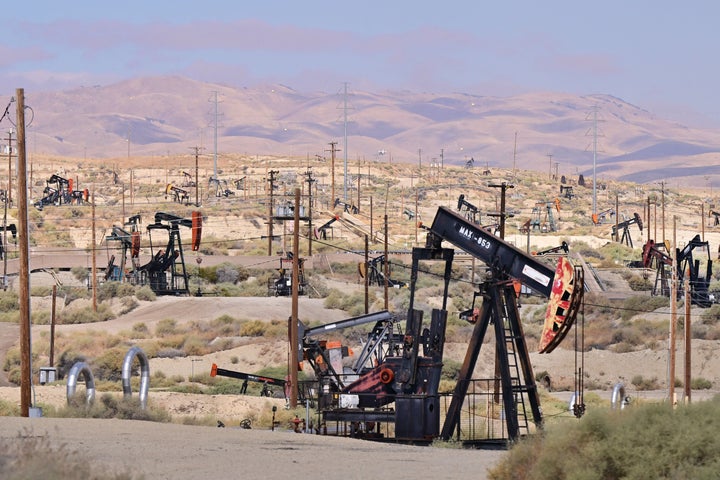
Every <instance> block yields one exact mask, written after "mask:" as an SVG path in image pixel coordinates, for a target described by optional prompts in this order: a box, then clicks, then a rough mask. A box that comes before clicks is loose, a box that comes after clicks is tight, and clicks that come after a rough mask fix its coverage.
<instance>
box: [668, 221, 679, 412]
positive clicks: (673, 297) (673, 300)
mask: <svg viewBox="0 0 720 480" xmlns="http://www.w3.org/2000/svg"><path fill="white" fill-rule="evenodd" d="M675 218H677V217H673V252H674V253H673V259H672V274H671V277H670V278H671V280H670V338H669V341H668V343H669V345H668V347H669V350H670V366H669V368H668V398H669V399H670V406H671V407H673V406H675V330H676V327H675V325H676V323H677V294H678V285H677V281H678V271H677V267H678V263H677V262H678V259H677V243H676V238H675Z"/></svg>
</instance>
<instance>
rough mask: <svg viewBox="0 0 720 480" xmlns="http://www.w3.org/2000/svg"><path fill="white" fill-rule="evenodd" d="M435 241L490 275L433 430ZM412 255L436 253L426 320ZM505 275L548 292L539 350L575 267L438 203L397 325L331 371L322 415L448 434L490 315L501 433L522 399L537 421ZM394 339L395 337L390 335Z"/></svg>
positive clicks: (407, 436)
mask: <svg viewBox="0 0 720 480" xmlns="http://www.w3.org/2000/svg"><path fill="white" fill-rule="evenodd" d="M443 241H446V242H449V243H451V244H453V245H454V246H455V247H458V248H460V249H462V250H464V251H465V252H467V253H468V254H470V255H472V256H474V257H475V258H478V259H480V260H481V261H483V262H485V263H486V264H487V265H488V267H489V268H490V271H491V275H490V277H489V279H488V280H487V281H486V282H485V283H483V284H482V285H481V290H482V297H481V298H482V299H483V302H482V307H481V311H480V314H479V316H478V319H477V321H476V323H475V327H474V330H473V334H472V337H471V339H470V341H469V344H468V350H467V352H466V355H465V360H464V362H463V365H462V368H461V370H460V373H459V380H458V382H457V385H456V386H455V389H454V391H453V396H452V401H451V404H450V407H449V409H448V412H447V415H446V419H445V423H444V425H443V426H442V430H441V429H440V410H441V408H440V400H439V394H438V387H439V382H440V374H441V369H442V358H443V348H444V342H445V325H446V322H447V314H448V312H447V296H448V288H449V282H450V277H451V268H452V261H453V258H454V250H453V249H452V248H443V247H442V242H443ZM421 261H443V262H445V270H444V275H443V280H444V294H443V302H442V306H441V307H440V308H437V309H433V310H432V312H431V319H430V325H429V327H428V328H423V312H422V311H421V310H416V309H415V308H414V305H415V303H414V302H415V291H416V288H415V287H416V284H417V278H418V273H419V271H420V269H419V264H420V262H421ZM513 281H517V282H520V283H522V284H524V285H526V286H527V287H529V288H530V289H531V290H532V291H533V292H536V293H537V294H539V295H542V296H545V297H546V298H548V299H549V303H548V307H547V310H546V316H545V325H544V328H543V332H542V336H541V341H540V351H541V352H542V353H549V352H550V351H552V350H553V349H554V348H555V347H557V345H558V344H559V343H560V342H561V341H562V339H563V338H564V337H565V335H566V334H567V332H568V331H569V329H570V327H571V326H572V324H573V323H574V320H575V317H576V316H577V312H578V310H579V306H580V304H581V302H582V297H583V275H582V269H581V268H575V267H573V266H572V265H571V264H570V262H569V261H568V259H567V258H565V257H560V258H559V259H558V262H557V266H556V267H555V269H553V268H551V267H549V266H548V265H546V264H545V262H544V261H543V259H542V258H537V257H533V256H531V255H528V254H526V253H525V252H523V251H521V250H519V249H517V248H516V247H514V246H512V245H510V244H508V243H506V242H505V241H504V240H502V239H500V238H498V237H496V236H495V235H492V234H491V233H490V232H487V231H486V230H485V229H483V228H482V227H480V226H479V225H476V224H474V223H473V222H470V221H468V220H467V219H466V218H464V217H463V216H461V215H459V214H457V213H455V212H453V211H451V210H449V209H447V208H445V207H440V208H439V210H438V212H437V214H436V216H435V219H434V221H433V224H432V226H431V227H430V228H429V232H428V234H427V239H426V245H425V247H415V248H413V251H412V268H411V275H410V300H409V309H408V313H407V318H406V322H405V332H404V334H401V335H400V336H399V337H392V336H385V337H384V338H387V339H388V340H387V342H386V344H387V346H388V347H389V348H385V349H383V354H382V355H381V356H378V357H376V358H375V359H374V361H373V362H372V363H370V364H369V365H368V366H367V367H365V368H358V369H356V370H355V371H354V373H355V374H356V375H357V376H358V377H357V379H356V380H354V381H352V382H350V383H347V382H345V381H336V382H335V383H334V384H333V385H332V386H330V387H328V388H329V389H333V388H334V389H337V390H338V391H337V392H333V393H334V394H333V395H332V397H331V398H332V399H337V401H336V402H330V403H329V404H325V405H324V407H323V408H322V411H321V412H322V416H323V422H332V421H337V422H346V423H350V424H351V425H354V426H356V427H357V426H359V425H365V426H366V428H365V431H366V432H368V433H370V432H371V425H372V426H375V425H378V429H377V431H372V433H373V435H376V436H377V435H379V432H380V430H379V424H380V423H387V424H391V425H392V426H394V432H395V437H396V440H398V441H406V442H412V443H421V442H427V441H431V440H432V439H433V438H436V437H438V436H440V437H441V438H443V439H449V438H450V437H452V436H453V435H458V437H459V436H460V415H461V412H462V411H463V403H464V401H465V398H466V395H467V393H468V386H469V385H470V381H471V376H472V373H473V370H474V368H475V364H476V362H477V359H478V356H479V353H480V348H481V347H482V345H483V343H484V337H485V335H486V333H487V330H488V328H489V327H490V325H494V331H495V339H496V349H497V358H498V365H497V366H498V372H499V375H498V377H499V378H498V383H499V385H500V389H499V393H498V395H500V394H501V395H502V404H503V411H504V414H503V419H504V421H505V424H506V429H505V431H506V432H507V435H508V437H509V438H510V439H516V438H518V437H519V436H520V435H521V434H522V433H523V429H524V432H527V433H529V430H530V428H529V425H528V422H527V410H526V405H527V404H528V403H529V408H530V410H531V412H532V419H533V422H534V423H535V425H537V426H540V425H541V424H542V414H541V411H540V403H539V396H538V392H537V386H536V384H535V379H534V376H533V374H532V365H531V363H530V359H529V354H528V350H527V345H526V342H525V337H524V335H523V331H522V326H521V324H520V317H519V314H518V310H517V297H516V292H515V288H514V285H513ZM379 315H380V318H378V320H383V321H387V320H388V318H387V315H388V314H387V313H384V314H383V313H382V312H381V313H380V314H379ZM364 320H365V319H362V318H359V317H358V318H355V319H350V320H349V321H348V322H349V323H350V324H359V322H362V321H364ZM368 321H370V320H369V319H368ZM340 323H342V322H340ZM338 326H339V324H338ZM334 328H335V327H329V326H322V327H317V329H316V330H312V329H311V330H310V334H309V332H308V331H307V330H306V331H305V333H304V335H303V338H305V339H306V340H307V339H308V338H309V337H312V336H314V335H316V334H317V335H319V334H320V333H321V332H327V331H333V330H334ZM396 339H397V340H399V342H398V343H394V341H395V340H396ZM370 344H371V342H368V345H370ZM326 346H327V345H326ZM305 351H306V354H305V358H306V359H308V358H310V357H311V355H310V354H309V353H308V345H307V344H306V345H305ZM340 353H342V352H340ZM326 363H330V362H326V361H325V359H323V364H326ZM317 371H318V369H317V367H316V372H317ZM336 373H337V372H336ZM322 376H323V374H322V372H321V377H322ZM330 376H333V375H332V374H331V375H330ZM340 380H342V379H340ZM321 390H322V388H321Z"/></svg>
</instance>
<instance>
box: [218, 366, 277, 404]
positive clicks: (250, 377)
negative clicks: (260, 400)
mask: <svg viewBox="0 0 720 480" xmlns="http://www.w3.org/2000/svg"><path fill="white" fill-rule="evenodd" d="M210 376H211V377H216V376H220V377H230V378H237V379H239V380H244V382H243V385H242V388H241V389H240V393H241V394H245V393H247V384H248V382H256V383H262V389H261V390H260V396H261V397H272V396H273V395H274V392H273V391H272V389H271V388H270V386H274V387H279V388H280V390H281V391H282V393H283V396H284V397H287V396H288V395H287V394H286V392H285V390H286V387H287V382H286V381H285V380H281V379H279V378H273V377H267V376H264V375H254V374H252V373H244V372H236V371H233V370H226V369H224V368H219V367H218V366H217V364H215V363H213V364H212V367H211V368H210Z"/></svg>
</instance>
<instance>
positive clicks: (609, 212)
mask: <svg viewBox="0 0 720 480" xmlns="http://www.w3.org/2000/svg"><path fill="white" fill-rule="evenodd" d="M614 216H615V209H613V208H608V209H606V210H603V211H602V212H598V213H593V214H592V222H593V223H594V224H595V225H600V224H602V223H605V220H606V218H607V217H610V218H612V217H614Z"/></svg>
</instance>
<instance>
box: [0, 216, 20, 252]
mask: <svg viewBox="0 0 720 480" xmlns="http://www.w3.org/2000/svg"><path fill="white" fill-rule="evenodd" d="M0 230H2V231H4V232H6V233H5V235H3V236H2V237H0V260H3V259H4V258H5V249H6V248H7V232H10V233H11V234H12V238H17V227H16V226H15V224H14V223H11V224H9V225H5V226H3V227H0Z"/></svg>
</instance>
